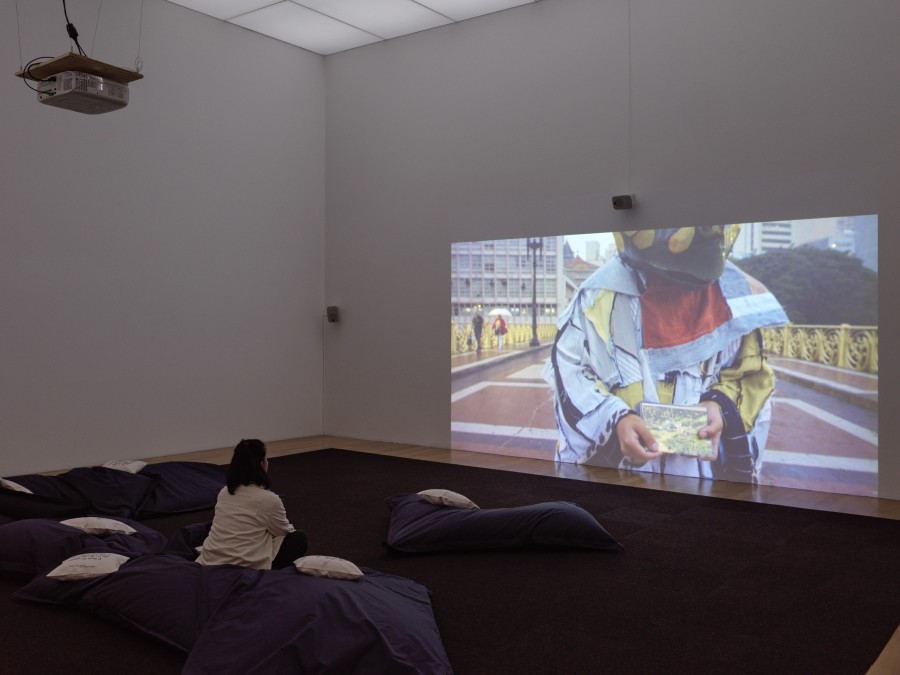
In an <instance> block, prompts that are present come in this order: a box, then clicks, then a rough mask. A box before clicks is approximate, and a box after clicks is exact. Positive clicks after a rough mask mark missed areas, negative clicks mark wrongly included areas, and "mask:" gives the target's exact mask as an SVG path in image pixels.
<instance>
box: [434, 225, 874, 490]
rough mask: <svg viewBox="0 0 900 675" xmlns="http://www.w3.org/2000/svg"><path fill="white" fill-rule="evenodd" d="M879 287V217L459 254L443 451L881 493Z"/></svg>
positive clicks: (554, 240)
mask: <svg viewBox="0 0 900 675" xmlns="http://www.w3.org/2000/svg"><path fill="white" fill-rule="evenodd" d="M877 287H878V239H877V217H876V216H874V215H865V216H852V217H835V218H819V219H812V220H792V221H778V222H762V223H743V224H729V225H721V226H706V227H696V228H694V227H683V228H668V229H656V230H635V231H626V232H616V233H612V232H602V231H601V232H597V233H594V234H578V235H561V236H547V237H533V238H525V239H508V240H492V241H479V242H460V243H455V244H453V245H452V247H451V336H452V338H451V340H452V342H451V425H452V426H451V446H452V448H453V449H456V450H467V451H474V452H488V453H494V454H504V455H510V456H517V457H529V458H538V459H545V460H548V461H554V462H557V463H558V465H557V466H558V470H559V472H560V473H561V474H563V475H565V472H566V466H574V465H577V464H587V465H597V466H604V467H610V468H618V469H619V470H621V471H628V472H653V473H662V474H672V475H683V476H702V477H706V478H710V479H724V480H731V481H737V482H748V483H751V482H752V483H759V484H765V485H777V486H782V487H794V488H802V489H810V490H818V491H824V492H835V493H841V494H855V495H870V496H875V495H877V484H878V413H877V402H878V316H877V290H878V288H877ZM642 406H643V408H644V410H645V411H648V413H646V414H645V416H646V417H647V419H644V417H642V415H641V414H640V411H641V409H642ZM660 406H662V408H660ZM660 409H662V410H664V411H665V415H663V416H662V417H660V416H659V414H658V412H657V416H656V417H654V418H652V419H651V418H650V417H649V411H650V410H656V411H659V410H660ZM691 420H696V421H691ZM685 424H687V425H689V426H690V425H697V428H696V429H695V430H694V432H695V433H696V437H697V439H699V440H700V442H701V444H706V447H705V448H704V451H703V452H700V451H698V446H697V445H696V444H695V443H693V442H692V440H693V439H690V438H687V439H683V440H682V441H679V443H678V444H675V451H673V447H672V441H671V438H672V434H673V433H676V432H677V433H678V434H679V435H683V434H684V431H685V430H684V429H683V428H682V427H684V426H685ZM670 427H672V428H670ZM682 447H684V448H689V449H690V451H688V450H685V451H683V452H682V451H679V448H682ZM637 475H640V474H637Z"/></svg>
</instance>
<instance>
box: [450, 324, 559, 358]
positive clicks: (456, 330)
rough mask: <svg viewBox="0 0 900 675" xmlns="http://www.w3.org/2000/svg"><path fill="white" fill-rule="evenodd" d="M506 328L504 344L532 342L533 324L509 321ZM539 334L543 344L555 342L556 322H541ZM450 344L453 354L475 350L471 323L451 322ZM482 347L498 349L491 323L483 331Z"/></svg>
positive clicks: (513, 344) (505, 345)
mask: <svg viewBox="0 0 900 675" xmlns="http://www.w3.org/2000/svg"><path fill="white" fill-rule="evenodd" d="M506 328H507V330H508V331H509V332H508V333H507V334H506V335H504V336H503V346H504V347H512V346H522V345H527V344H528V343H529V342H531V338H532V337H533V332H532V327H531V324H530V323H528V324H524V323H523V324H512V323H507V324H506ZM537 336H538V340H539V341H540V343H541V344H545V343H548V342H553V340H554V339H555V338H556V324H555V323H539V324H538V326H537ZM450 345H451V355H452V354H465V353H466V352H474V351H475V348H476V344H475V333H474V332H473V331H472V326H471V325H469V324H458V323H452V322H451V324H450ZM481 348H482V349H496V348H497V336H496V335H494V331H492V330H491V327H490V324H489V323H485V326H484V330H483V331H482V333H481Z"/></svg>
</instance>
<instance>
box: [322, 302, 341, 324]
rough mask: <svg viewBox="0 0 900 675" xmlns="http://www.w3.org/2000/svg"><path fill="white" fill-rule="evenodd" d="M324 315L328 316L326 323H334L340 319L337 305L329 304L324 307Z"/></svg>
mask: <svg viewBox="0 0 900 675" xmlns="http://www.w3.org/2000/svg"><path fill="white" fill-rule="evenodd" d="M325 316H327V317H328V323H336V322H337V321H338V319H340V312H339V311H338V308H337V306H335V305H329V306H328V307H326V308H325Z"/></svg>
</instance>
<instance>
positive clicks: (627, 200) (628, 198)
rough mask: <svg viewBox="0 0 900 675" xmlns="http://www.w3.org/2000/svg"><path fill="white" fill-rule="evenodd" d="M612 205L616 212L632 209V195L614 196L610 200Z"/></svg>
mask: <svg viewBox="0 0 900 675" xmlns="http://www.w3.org/2000/svg"><path fill="white" fill-rule="evenodd" d="M612 205H613V208H614V209H615V210H616V211H621V210H623V209H633V208H634V195H616V196H615V197H613V198H612Z"/></svg>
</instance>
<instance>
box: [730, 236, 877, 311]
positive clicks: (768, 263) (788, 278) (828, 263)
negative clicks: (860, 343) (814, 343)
mask: <svg viewBox="0 0 900 675" xmlns="http://www.w3.org/2000/svg"><path fill="white" fill-rule="evenodd" d="M733 262H734V263H735V264H736V265H737V266H738V267H740V268H741V269H742V270H744V271H745V272H747V274H749V275H750V276H753V277H756V278H757V279H759V280H760V281H761V282H762V283H763V284H765V286H766V287H767V288H768V289H769V290H770V291H772V293H773V294H774V295H775V297H776V298H778V301H779V302H780V303H781V305H782V306H783V307H784V310H785V311H786V312H787V315H788V318H789V319H790V320H791V322H792V323H796V324H814V325H835V324H841V323H849V324H851V325H856V326H869V325H877V324H878V275H877V274H876V273H875V272H873V271H872V270H870V269H868V268H866V267H863V264H862V262H861V261H860V260H859V259H858V258H854V257H853V256H851V255H848V254H846V253H840V252H838V251H831V250H826V249H818V248H813V247H811V246H801V247H798V248H789V249H780V250H777V251H769V252H768V253H763V254H761V255H756V256H752V257H750V258H744V259H743V260H735V261H733Z"/></svg>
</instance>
